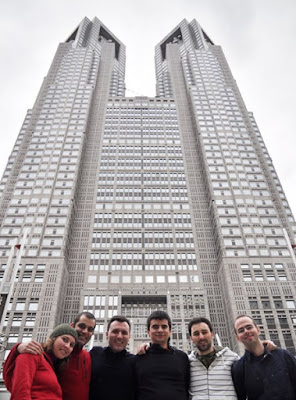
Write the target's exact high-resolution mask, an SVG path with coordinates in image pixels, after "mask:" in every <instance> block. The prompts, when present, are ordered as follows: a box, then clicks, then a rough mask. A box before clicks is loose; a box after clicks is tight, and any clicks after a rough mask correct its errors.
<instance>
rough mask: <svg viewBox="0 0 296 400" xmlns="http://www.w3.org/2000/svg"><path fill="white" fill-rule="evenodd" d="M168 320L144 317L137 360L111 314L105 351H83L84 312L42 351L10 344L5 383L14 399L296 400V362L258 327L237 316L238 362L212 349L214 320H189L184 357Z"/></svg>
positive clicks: (90, 318)
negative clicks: (189, 349) (188, 342)
mask: <svg viewBox="0 0 296 400" xmlns="http://www.w3.org/2000/svg"><path fill="white" fill-rule="evenodd" d="M171 325H172V324H171V319H170V317H169V315H168V314H167V313H166V312H164V311H154V312H153V313H152V314H151V315H150V316H149V317H148V319H147V333H148V336H149V338H150V343H149V345H148V344H143V345H142V346H141V347H140V349H139V352H138V354H137V355H133V354H131V353H129V352H128V351H127V350H126V347H127V345H128V342H129V339H130V334H131V324H130V321H129V320H128V319H127V318H125V317H122V316H114V317H113V318H111V320H110V321H109V323H108V326H107V332H106V336H107V341H108V346H107V347H100V346H96V347H93V348H92V350H91V351H90V352H87V351H86V350H83V346H84V345H85V344H86V343H87V342H88V341H89V340H90V338H91V337H92V335H93V334H94V330H95V326H96V320H95V317H94V315H93V314H91V313H89V312H82V313H81V314H79V315H78V316H77V318H76V319H75V321H73V322H72V323H71V324H70V325H67V324H62V325H59V326H58V327H56V328H55V329H54V331H53V332H52V334H51V335H50V337H49V339H48V340H47V341H46V343H45V344H44V345H41V344H40V343H38V342H35V341H32V342H28V343H20V344H17V345H15V346H14V347H13V348H12V350H11V352H10V353H9V356H8V358H7V360H6V362H5V364H4V367H3V377H4V381H5V384H6V387H7V389H8V390H9V391H10V392H11V400H32V399H35V400H119V399H120V400H188V399H192V400H206V399H209V400H223V399H230V400H231V399H233V400H234V399H238V400H243V399H248V400H296V359H295V357H294V356H293V355H292V354H291V353H289V352H288V351H286V350H283V349H279V348H276V346H274V345H272V343H266V342H262V341H261V339H260V337H259V335H260V330H259V328H258V326H257V325H256V323H255V321H254V320H253V319H252V318H251V317H249V316H246V315H241V316H238V317H237V319H236V320H235V324H234V329H235V335H236V339H237V340H238V341H239V342H241V343H242V344H243V345H244V346H245V350H246V351H245V354H244V356H243V357H242V358H240V357H239V356H238V355H237V354H236V353H234V352H233V351H231V350H230V349H229V348H227V347H224V348H222V347H219V346H215V345H214V343H213V339H214V332H213V327H212V324H211V322H210V321H209V320H208V319H207V318H204V317H198V318H194V319H192V320H191V321H190V322H189V325H188V331H189V337H190V340H191V341H192V342H193V345H194V348H195V349H194V350H193V351H192V352H191V354H190V355H189V356H187V354H186V353H184V352H183V351H181V350H178V349H176V348H174V347H172V346H170V335H171V328H172V326H171Z"/></svg>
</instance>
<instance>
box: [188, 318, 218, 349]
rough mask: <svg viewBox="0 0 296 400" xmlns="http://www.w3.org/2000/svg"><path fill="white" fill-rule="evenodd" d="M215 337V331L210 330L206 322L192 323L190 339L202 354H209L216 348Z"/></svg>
mask: <svg viewBox="0 0 296 400" xmlns="http://www.w3.org/2000/svg"><path fill="white" fill-rule="evenodd" d="M213 337H214V333H213V332H211V331H210V328H209V326H208V325H207V324H206V323H205V322H201V323H198V324H194V325H192V327H191V336H190V339H191V340H192V342H193V344H194V345H195V346H196V347H197V348H198V350H199V353H200V354H201V355H204V354H208V353H210V352H211V351H213V350H214V345H213Z"/></svg>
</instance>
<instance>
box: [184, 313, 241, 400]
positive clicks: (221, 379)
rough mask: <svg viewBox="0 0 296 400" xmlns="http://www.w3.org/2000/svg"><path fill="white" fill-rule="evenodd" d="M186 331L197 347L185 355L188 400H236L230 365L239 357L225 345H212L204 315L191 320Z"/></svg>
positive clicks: (209, 324)
mask: <svg viewBox="0 0 296 400" xmlns="http://www.w3.org/2000/svg"><path fill="white" fill-rule="evenodd" d="M188 330H189V335H190V339H191V340H192V342H193V344H194V345H195V346H196V348H197V350H194V351H192V353H191V354H190V355H189V360H190V394H191V396H192V400H224V399H227V400H237V396H236V392H235V388H234V385H233V381H232V377H231V366H232V364H233V363H234V362H235V361H236V360H238V359H239V356H238V355H237V354H236V353H234V352H233V351H231V350H230V349H229V348H228V347H224V348H222V347H220V346H214V343H213V338H214V332H213V327H212V324H211V322H210V321H209V320H208V319H207V318H204V317H199V318H194V319H192V320H191V321H190V322H189V324H188Z"/></svg>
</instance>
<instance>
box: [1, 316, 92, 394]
mask: <svg viewBox="0 0 296 400" xmlns="http://www.w3.org/2000/svg"><path fill="white" fill-rule="evenodd" d="M70 325H71V326H72V327H73V328H74V329H75V330H76V332H77V333H78V343H77V345H76V346H75V348H74V350H73V352H72V354H71V357H70V360H69V362H68V364H67V365H66V367H65V369H64V370H63V371H62V372H61V373H60V374H59V376H58V379H59V383H60V385H61V388H62V391H63V400H88V398H89V385H90V378H91V357H90V354H89V353H88V352H87V351H86V350H83V346H84V345H86V343H87V342H88V341H89V340H90V338H91V337H92V335H93V334H94V330H95V327H96V319H95V316H94V315H93V314H91V313H89V312H82V313H80V314H78V315H77V317H76V318H75V320H74V322H72V323H71V324H70ZM21 353H30V354H42V353H43V347H42V345H41V344H40V343H38V342H35V341H31V342H28V343H20V344H17V345H16V346H14V347H13V348H12V349H11V352H10V353H9V356H8V358H7V360H6V362H5V364H4V367H3V377H4V381H5V378H6V376H9V375H12V374H13V370H14V361H15V358H16V357H17V355H18V354H21Z"/></svg>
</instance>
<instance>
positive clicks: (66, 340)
mask: <svg viewBox="0 0 296 400" xmlns="http://www.w3.org/2000/svg"><path fill="white" fill-rule="evenodd" d="M74 346H75V339H74V337H73V336H71V335H61V336H58V337H57V338H56V339H55V341H54V343H53V346H52V352H53V354H54V355H55V356H56V358H58V359H60V360H62V359H63V358H66V357H68V356H69V355H70V354H71V353H72V351H73V349H74Z"/></svg>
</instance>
